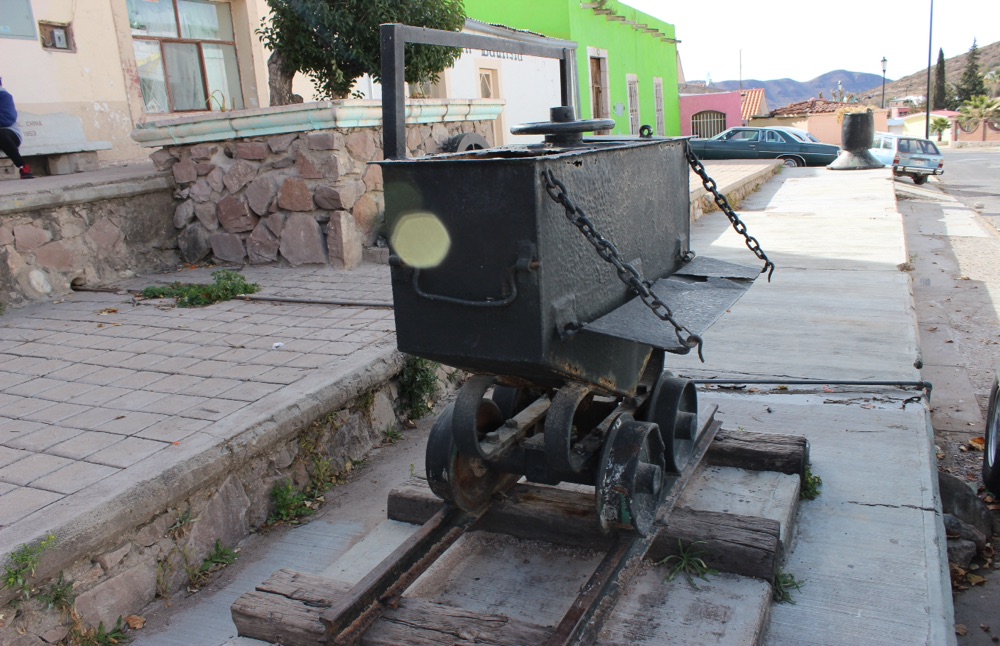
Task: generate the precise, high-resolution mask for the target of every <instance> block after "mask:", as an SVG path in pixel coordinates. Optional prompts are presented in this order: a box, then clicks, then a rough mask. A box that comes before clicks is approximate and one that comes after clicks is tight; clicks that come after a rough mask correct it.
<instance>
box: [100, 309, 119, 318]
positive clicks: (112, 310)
mask: <svg viewBox="0 0 1000 646" xmlns="http://www.w3.org/2000/svg"><path fill="white" fill-rule="evenodd" d="M117 313H118V308H117V307H105V308H104V309H103V310H101V311H100V312H98V314H100V315H101V316H107V315H108V314H117Z"/></svg>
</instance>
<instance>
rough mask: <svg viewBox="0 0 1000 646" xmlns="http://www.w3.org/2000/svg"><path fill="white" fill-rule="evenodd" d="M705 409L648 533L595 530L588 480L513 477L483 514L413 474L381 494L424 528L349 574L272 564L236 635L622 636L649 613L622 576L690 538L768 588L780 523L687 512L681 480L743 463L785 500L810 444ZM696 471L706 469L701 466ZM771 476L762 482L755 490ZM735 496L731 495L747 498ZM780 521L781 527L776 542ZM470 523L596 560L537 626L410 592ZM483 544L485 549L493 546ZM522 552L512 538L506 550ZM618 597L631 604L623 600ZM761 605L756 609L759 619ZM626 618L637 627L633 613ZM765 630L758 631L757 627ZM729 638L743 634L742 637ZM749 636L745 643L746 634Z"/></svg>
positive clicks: (318, 638)
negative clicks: (624, 627) (753, 429)
mask: <svg viewBox="0 0 1000 646" xmlns="http://www.w3.org/2000/svg"><path fill="white" fill-rule="evenodd" d="M714 412H715V410H714V407H702V410H700V411H699V418H700V419H701V420H704V421H703V423H702V425H703V429H702V431H701V433H700V434H699V440H698V442H697V443H696V444H695V446H694V451H693V456H692V460H691V462H690V463H689V467H688V468H685V469H684V470H683V472H682V473H680V474H678V475H672V476H668V477H670V478H673V479H675V480H674V482H672V483H670V484H671V485H672V486H670V487H669V488H668V493H667V494H666V496H665V499H664V500H663V502H662V503H661V505H660V506H659V508H658V510H657V517H656V520H655V523H654V531H651V532H649V533H648V534H646V535H645V536H642V535H639V534H637V533H635V532H619V533H617V534H607V533H604V532H602V531H601V529H600V525H599V523H598V521H597V518H596V513H595V511H594V504H593V495H594V494H593V489H592V488H591V489H590V490H589V491H587V489H588V488H585V487H581V486H570V487H549V486H544V485H531V484H525V483H522V484H516V485H514V486H513V487H512V488H511V489H510V490H508V491H507V492H506V494H504V495H501V496H496V497H495V500H494V502H493V503H492V504H491V505H489V506H488V507H487V508H485V509H483V510H482V511H481V512H479V513H474V514H470V513H466V512H463V511H461V510H459V509H457V508H455V507H452V506H450V505H442V504H441V501H440V500H439V499H438V498H436V497H435V496H434V495H433V494H432V493H431V492H430V491H429V490H428V489H427V486H426V483H424V482H423V481H419V480H413V481H411V482H409V483H407V484H405V485H403V486H401V487H398V488H396V489H395V490H393V492H392V493H391V494H390V497H389V505H388V508H387V515H388V517H389V519H391V520H396V521H403V522H408V523H415V524H420V525H421V526H420V528H419V529H418V530H417V531H416V532H414V533H413V534H412V535H411V536H410V537H409V538H408V539H406V540H405V541H404V542H403V543H402V544H400V545H399V547H398V548H396V549H395V550H394V551H393V552H392V553H391V554H390V555H389V556H387V557H386V558H385V559H383V560H382V561H381V562H380V563H379V564H378V565H377V566H376V567H375V568H374V569H372V570H371V571H370V572H369V573H368V574H367V575H366V576H364V577H363V578H361V580H359V581H357V583H355V584H354V585H350V584H347V583H342V582H339V581H335V580H332V579H328V578H324V577H319V576H316V575H311V574H306V573H299V572H292V571H288V570H282V571H279V572H277V573H275V574H274V575H273V576H272V577H271V578H270V579H268V580H267V581H265V582H264V583H262V584H261V585H260V586H258V587H257V589H256V590H254V591H253V592H249V593H247V594H244V595H243V596H242V597H240V599H238V600H237V601H236V603H234V605H233V607H232V614H233V619H234V621H235V623H236V625H237V627H238V629H239V633H240V635H242V636H246V637H252V638H256V639H261V640H264V641H271V642H276V643H281V644H284V645H288V646H290V645H298V644H355V643H361V644H369V645H372V644H432V643H434V644H440V643H488V644H511V645H515V644H550V645H556V644H560V645H561V644H593V643H609V642H614V638H613V637H611V635H613V634H616V633H621V629H620V627H619V628H618V629H615V628H614V627H611V628H607V626H608V625H609V624H616V623H617V624H621V623H622V621H623V619H622V617H620V616H619V615H622V614H623V612H624V613H625V614H629V613H634V612H639V613H640V614H642V613H646V614H648V613H650V612H654V611H653V610H651V609H650V607H649V605H648V603H647V604H642V603H640V604H639V605H638V608H634V607H633V606H636V604H635V603H634V600H631V601H630V600H626V603H624V604H623V603H622V597H623V595H625V594H627V593H629V592H631V591H632V589H633V588H635V587H636V586H632V585H630V583H631V582H632V581H633V579H634V578H635V577H636V576H637V575H639V576H642V577H646V578H648V576H647V570H648V569H649V568H648V565H649V564H650V563H652V562H656V561H660V560H662V559H664V558H666V557H668V556H670V555H677V556H680V554H679V552H681V551H682V550H684V549H691V546H692V545H694V544H697V545H698V553H699V556H700V558H702V559H703V560H704V561H705V563H706V564H707V565H709V566H710V567H712V568H713V569H715V570H718V571H720V572H727V573H731V574H733V575H738V578H739V577H751V578H752V580H755V581H757V582H758V584H757V585H756V587H755V588H754V589H755V590H765V588H766V590H767V591H769V590H770V587H769V585H770V583H771V582H773V580H774V577H775V575H776V573H777V570H778V566H779V563H780V559H781V555H782V543H781V540H782V532H781V527H780V523H779V522H778V521H777V520H775V519H773V518H763V517H754V516H747V515H738V514H733V513H725V512H722V511H721V510H720V511H712V510H709V509H693V508H691V507H689V506H688V505H689V504H690V502H691V501H690V500H688V499H689V498H692V496H691V495H688V494H686V493H685V492H686V491H687V490H688V488H689V487H688V485H689V483H691V482H692V479H697V478H700V479H701V480H703V481H718V480H719V476H718V472H719V470H720V469H721V470H724V469H729V470H732V471H737V470H742V471H745V472H747V473H750V474H758V475H756V476H752V477H758V478H761V477H762V478H771V479H775V478H777V480H776V482H777V481H781V482H782V483H784V486H786V487H791V488H792V489H794V491H793V492H792V493H790V494H789V495H786V496H785V498H786V499H787V501H786V502H787V503H788V504H792V505H794V504H795V503H794V502H793V501H795V500H797V494H798V484H799V479H800V478H801V477H802V475H803V474H804V470H805V466H806V464H807V462H808V445H807V443H806V441H805V440H804V438H800V437H794V436H775V435H763V434H757V433H746V432H735V433H733V432H727V431H720V430H719V428H720V424H719V423H718V422H717V421H715V419H714ZM734 467H735V469H734ZM706 469H708V470H713V473H711V474H709V475H705V474H704V471H705V470H706ZM796 476H797V477H796ZM774 486H775V485H773V484H764V485H762V488H763V489H771V488H773V487H774ZM694 488H695V489H697V488H698V487H697V486H696V487H694ZM733 488H734V489H740V488H747V489H752V488H753V486H752V485H751V486H746V485H740V486H735V487H733ZM734 493H735V495H736V496H737V497H739V496H743V495H749V494H746V493H745V492H744V493H741V492H734ZM711 495H715V494H711ZM695 497H696V496H695ZM679 502H680V503H681V504H680V505H679V504H678V503H679ZM783 514H784V515H783V517H784V518H786V519H787V518H792V517H794V509H793V510H791V511H789V510H785V511H784V512H783ZM786 522H787V521H786ZM788 529H789V528H788V527H785V530H784V531H785V538H786V540H787V534H788ZM470 534H472V535H475V534H481V535H485V536H493V535H494V534H506V535H508V536H512V537H514V538H515V539H517V540H518V541H528V542H531V541H536V542H543V543H548V544H551V545H555V546H568V547H570V548H574V549H583V550H589V551H590V554H591V556H590V558H589V561H590V562H596V567H594V568H593V571H592V574H590V575H589V577H588V578H587V579H586V581H585V583H583V585H581V586H579V592H578V593H577V594H576V596H575V598H572V599H561V600H560V601H561V604H555V603H553V604H552V605H560V606H561V607H562V608H563V610H562V613H561V618H555V619H553V618H552V613H551V611H549V613H548V615H549V616H548V617H546V618H545V620H544V623H539V622H538V621H537V619H538V617H534V616H530V615H531V613H527V614H528V615H529V616H521V617H518V616H512V615H514V614H515V613H510V614H507V613H498V612H495V611H490V610H489V608H488V607H487V608H486V609H485V611H484V608H482V607H477V608H472V607H470V608H463V607H457V606H456V605H455V599H454V598H444V595H442V598H439V599H433V598H428V597H427V593H426V591H425V590H423V588H427V589H430V588H433V586H432V585H426V584H425V585H421V586H417V587H421V588H422V590H421V594H420V595H419V596H407V595H406V594H405V593H406V592H407V590H409V589H411V588H412V587H413V586H414V583H415V582H417V580H418V579H420V577H422V576H424V575H427V578H433V576H434V573H435V572H436V571H440V572H445V573H447V572H451V571H456V570H457V569H459V568H460V567H461V566H459V565H456V563H462V562H463V560H464V559H465V558H466V556H467V555H458V554H457V552H456V550H460V549H461V548H460V547H458V546H457V545H456V543H460V542H462V541H463V540H464V541H465V542H469V540H470V539H469V536H470ZM491 542H492V543H494V544H495V543H496V541H491V540H487V543H486V544H487V545H488V544H490V543H491ZM685 546H686V548H685ZM483 551H484V552H486V553H487V554H489V553H490V552H493V551H494V550H493V549H490V548H486V549H485V550H483ZM500 551H501V552H504V550H500ZM520 553H521V552H520V550H519V548H517V547H515V548H512V551H511V552H510V554H520ZM501 560H503V559H501ZM507 560H508V561H509V560H510V559H509V558H508V559H507ZM491 567H493V568H494V570H495V569H496V567H497V566H496V565H494V566H485V569H486V571H487V572H489V571H490V568H491ZM500 567H502V566H500ZM517 568H518V564H516V563H515V564H513V565H510V566H509V567H507V568H505V569H506V570H508V571H507V572H505V573H504V574H505V575H508V576H513V577H514V578H515V579H516V577H517V575H516V573H517ZM536 569H537V568H536ZM723 576H725V575H723ZM422 582H423V580H422ZM482 585H484V586H487V585H489V583H488V582H487V583H483V584H482ZM684 585H686V584H684ZM639 587H641V586H639ZM431 594H432V595H433V594H434V593H433V592H432V593H431ZM511 596H524V597H529V598H530V597H531V594H530V593H529V592H528V591H526V590H525V591H522V592H521V593H519V594H514V595H511ZM752 596H753V595H752ZM756 596H760V594H759V593H758V594H757V595H756ZM767 596H769V594H768V595H767ZM539 603H541V604H546V603H547V602H546V601H540V602H539ZM474 605H475V604H474ZM480 605H482V604H480ZM485 605H486V606H490V605H492V606H496V605H497V604H496V603H495V602H494V603H493V604H485ZM623 606H625V607H632V610H627V611H623V610H622V607H623ZM644 606H645V609H643V607H644ZM667 614H670V613H669V612H668V613H667ZM766 614H767V613H766V609H764V610H763V611H762V616H763V617H766ZM533 620H534V621H533ZM663 620H664V617H662V616H656V617H647V618H646V621H647V623H650V624H652V623H655V624H656V625H657V626H658V627H659V626H662V625H663V624H664V621H663ZM624 621H625V622H626V623H631V624H635V623H636V618H635V617H631V618H627V619H625V620H624ZM758 623H760V622H758ZM628 630H631V631H632V633H633V636H632V637H630V638H629V640H628V641H630V642H632V643H641V642H642V640H641V639H640V638H638V637H636V634H637V633H636V629H634V628H629V629H628ZM657 630H660V628H657ZM762 630H763V628H762V627H758V628H757V632H758V637H759V633H762ZM626 632H627V631H626ZM640 632H641V631H640ZM737 641H739V642H740V643H746V642H747V639H746V635H742V636H740V638H739V639H737ZM749 641H750V642H753V641H756V637H755V638H752V639H750V640H749ZM648 643H656V642H655V641H651V642H648Z"/></svg>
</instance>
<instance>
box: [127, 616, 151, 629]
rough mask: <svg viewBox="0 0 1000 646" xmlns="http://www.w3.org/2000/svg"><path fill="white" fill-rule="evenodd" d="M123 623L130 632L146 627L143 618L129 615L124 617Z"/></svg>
mask: <svg viewBox="0 0 1000 646" xmlns="http://www.w3.org/2000/svg"><path fill="white" fill-rule="evenodd" d="M125 623H127V624H128V627H129V628H131V629H132V630H141V629H142V627H143V626H145V625H146V619H145V618H144V617H140V616H139V615H129V616H128V617H125Z"/></svg>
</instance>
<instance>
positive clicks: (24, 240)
mask: <svg viewBox="0 0 1000 646" xmlns="http://www.w3.org/2000/svg"><path fill="white" fill-rule="evenodd" d="M172 209H173V198H172V196H171V192H170V190H169V189H162V190H159V191H152V192H147V193H142V194H138V195H129V196H127V197H115V198H105V199H99V200H94V201H90V202H82V203H70V204H62V205H57V206H56V205H54V206H49V207H45V208H37V209H30V210H25V211H20V212H9V213H4V214H2V215H0V304H2V305H20V304H22V303H25V302H27V301H31V300H36V299H43V298H49V297H55V296H59V295H62V294H66V293H68V292H69V291H70V288H71V286H72V285H101V284H107V283H109V282H113V281H116V280H118V279H120V278H122V277H126V276H130V275H132V274H134V273H135V272H142V271H163V270H166V269H169V268H173V267H175V266H176V265H177V252H176V246H177V243H176V236H175V234H174V231H173V229H172V227H171V226H170V221H171V219H170V214H171V211H172Z"/></svg>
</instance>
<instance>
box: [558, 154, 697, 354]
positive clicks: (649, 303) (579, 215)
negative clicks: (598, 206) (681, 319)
mask: <svg viewBox="0 0 1000 646" xmlns="http://www.w3.org/2000/svg"><path fill="white" fill-rule="evenodd" d="M542 179H543V180H544V181H545V191H546V192H547V193H548V194H549V197H551V198H552V200H553V201H555V202H557V203H559V204H561V205H562V207H563V209H565V210H566V219H567V220H569V221H570V222H571V223H573V224H574V225H576V227H577V228H578V229H580V233H582V234H583V237H585V238H586V239H587V241H588V242H589V243H590V244H592V245H593V246H594V249H596V250H597V255H599V256H600V257H601V258H602V259H603V260H604V261H605V262H608V263H610V264H611V265H613V266H614V268H615V271H617V272H618V278H619V279H621V281H622V282H623V283H625V284H626V285H628V286H629V288H631V289H632V291H633V292H635V293H636V295H637V296H638V297H639V298H640V299H642V302H643V303H645V304H646V307H648V308H649V309H650V310H651V311H652V312H653V314H655V315H656V316H657V317H658V318H659V319H661V320H663V321H666V322H668V323H670V324H671V325H673V326H674V334H675V335H677V341H678V342H679V343H680V344H681V345H682V346H684V347H685V348H687V349H688V350H690V349H691V348H698V358H699V359H701V360H702V362H704V361H705V357H704V356H703V355H702V344H703V341H702V339H701V337H700V336H698V335H697V334H694V333H693V332H691V330H689V329H687V328H686V327H684V326H683V325H681V324H680V323H678V322H677V320H676V319H674V313H673V312H672V311H671V310H670V307H669V306H667V304H666V303H664V302H663V301H662V300H661V299H660V298H659V297H658V296H657V295H656V294H654V293H653V290H652V287H653V284H652V283H651V282H649V281H648V280H646V279H645V278H643V276H642V274H641V273H639V270H638V269H636V268H635V267H633V266H632V265H631V264H629V263H628V262H626V261H625V259H624V258H623V257H622V255H621V253H619V251H618V248H617V247H615V245H614V244H613V243H612V242H611V241H609V240H607V239H606V238H605V237H604V236H602V235H601V234H600V233H599V232H598V231H597V229H595V228H594V223H593V222H591V221H590V218H588V217H587V214H586V213H584V211H583V209H581V208H580V207H578V206H577V205H576V204H574V203H573V200H571V199H570V197H569V195H567V194H566V186H565V185H564V184H563V183H562V182H560V181H559V180H557V179H556V178H555V176H554V175H553V174H552V171H551V170H549V169H545V170H544V171H542Z"/></svg>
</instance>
